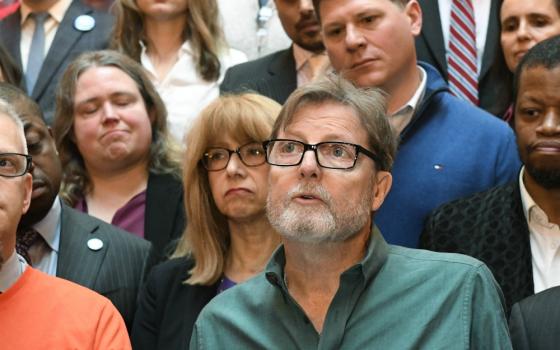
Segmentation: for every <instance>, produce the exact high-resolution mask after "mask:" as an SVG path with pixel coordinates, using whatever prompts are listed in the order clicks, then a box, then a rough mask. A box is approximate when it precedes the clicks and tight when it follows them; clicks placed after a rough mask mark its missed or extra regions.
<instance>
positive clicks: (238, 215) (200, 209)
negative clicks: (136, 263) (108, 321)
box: [131, 93, 280, 350]
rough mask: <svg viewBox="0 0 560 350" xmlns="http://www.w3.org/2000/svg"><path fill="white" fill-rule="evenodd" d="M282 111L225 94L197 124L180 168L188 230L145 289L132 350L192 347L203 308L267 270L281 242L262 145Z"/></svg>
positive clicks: (262, 100)
mask: <svg viewBox="0 0 560 350" xmlns="http://www.w3.org/2000/svg"><path fill="white" fill-rule="evenodd" d="M279 111H280V105H279V104H278V103H276V102H275V101H273V100H271V99H269V98H267V97H263V96H259V95H255V94H249V93H247V94H242V95H231V96H222V97H220V98H218V99H217V100H215V101H214V102H212V103H211V104H210V105H209V106H208V107H207V108H205V109H204V110H203V111H202V113H201V114H200V116H199V117H198V119H197V120H196V121H195V122H194V124H193V127H192V129H191V130H190V131H189V133H188V135H187V138H186V140H187V144H188V145H189V146H188V147H187V150H186V154H185V158H184V169H183V182H184V186H185V207H186V214H187V217H188V218H189V220H188V224H187V228H186V230H185V232H184V233H183V236H182V237H181V239H180V241H179V244H178V246H177V248H176V250H175V253H174V254H173V256H172V259H171V260H169V261H167V262H164V263H162V264H160V265H158V266H156V267H154V268H153V270H152V272H151V274H150V276H149V277H148V280H147V283H146V286H145V288H144V290H143V291H142V292H141V294H140V304H139V308H138V310H137V313H136V318H135V320H134V326H133V329H132V335H131V338H132V343H133V347H134V349H166V350H167V349H179V348H180V349H184V348H185V346H187V347H188V344H189V340H190V336H191V332H192V327H193V326H194V322H195V320H196V318H197V316H198V314H199V312H200V311H201V310H202V308H203V307H204V306H205V305H206V304H207V303H208V302H209V301H210V300H211V299H212V298H213V297H214V296H216V294H218V293H220V292H222V291H224V290H226V289H228V288H230V287H232V286H234V285H235V284H237V283H241V282H243V281H245V280H247V279H249V278H251V277H253V276H254V275H256V274H258V273H259V272H260V271H262V270H263V269H264V267H265V265H266V263H267V261H268V259H269V258H270V256H271V255H272V252H273V251H274V249H276V247H277V246H278V244H279V242H280V240H279V237H278V235H277V234H276V232H275V231H274V229H273V228H272V227H271V226H270V223H269V222H268V219H267V217H266V214H265V206H266V198H267V192H268V188H267V186H268V185H267V183H268V172H269V165H268V164H266V159H265V151H264V149H263V146H262V142H263V141H264V140H265V139H266V138H267V137H268V136H269V134H270V132H271V130H272V125H273V124H274V120H275V119H276V116H277V115H278V113H279Z"/></svg>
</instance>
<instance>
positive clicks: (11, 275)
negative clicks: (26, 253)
mask: <svg viewBox="0 0 560 350" xmlns="http://www.w3.org/2000/svg"><path fill="white" fill-rule="evenodd" d="M26 265H27V264H26V263H25V259H23V258H22V257H21V256H19V255H18V254H16V250H15V249H14V252H13V253H12V256H10V257H9V258H8V259H7V260H6V261H4V265H2V268H1V269H0V292H5V291H7V290H8V289H10V287H11V286H13V285H14V284H15V283H16V282H17V280H18V279H19V278H20V277H21V275H22V274H23V272H24V271H25V267H26Z"/></svg>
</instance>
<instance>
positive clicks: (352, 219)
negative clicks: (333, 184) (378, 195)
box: [266, 184, 372, 243]
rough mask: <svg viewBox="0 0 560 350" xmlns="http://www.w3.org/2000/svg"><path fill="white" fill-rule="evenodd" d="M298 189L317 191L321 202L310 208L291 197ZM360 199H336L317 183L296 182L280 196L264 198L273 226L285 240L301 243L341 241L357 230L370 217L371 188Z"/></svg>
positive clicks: (300, 190)
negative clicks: (354, 200)
mask: <svg viewBox="0 0 560 350" xmlns="http://www.w3.org/2000/svg"><path fill="white" fill-rule="evenodd" d="M301 192H311V193H314V194H317V195H318V196H319V197H320V198H322V199H323V201H324V202H325V203H324V204H323V205H320V206H319V207H317V206H314V207H313V208H310V207H304V206H300V205H299V204H298V203H295V202H292V201H291V198H292V197H293V196H294V195H295V194H297V193H301ZM367 193H368V195H367V196H364V197H363V198H362V201H361V203H359V204H358V205H355V204H354V203H349V202H346V201H344V202H342V203H336V202H335V201H334V200H333V198H332V197H331V196H330V193H328V191H327V190H325V188H324V187H323V186H321V185H311V184H303V185H302V184H300V185H298V186H297V187H295V188H293V189H292V190H290V191H289V192H288V194H287V195H285V196H283V197H282V198H278V199H277V198H272V196H271V193H270V192H269V196H268V198H267V205H266V208H267V216H268V220H269V221H270V224H271V225H272V227H274V229H275V230H276V231H277V232H278V233H279V234H280V235H282V236H283V237H284V238H287V239H289V240H293V241H298V242H302V243H328V242H343V241H345V240H347V239H349V238H350V237H352V236H354V235H355V234H357V233H358V232H359V231H360V230H361V229H362V228H363V227H364V226H365V225H366V224H367V223H368V220H369V218H370V217H371V209H370V208H371V207H370V206H371V199H372V198H371V196H372V191H371V189H370V190H368V192H367Z"/></svg>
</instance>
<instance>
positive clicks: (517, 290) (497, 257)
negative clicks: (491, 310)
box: [420, 180, 534, 314]
mask: <svg viewBox="0 0 560 350" xmlns="http://www.w3.org/2000/svg"><path fill="white" fill-rule="evenodd" d="M420 247H421V248H424V249H430V250H435V251H439V252H453V253H461V254H466V255H470V256H472V257H475V258H477V259H479V260H482V261H483V262H484V263H486V265H488V267H489V268H490V270H491V271H492V273H493V274H494V277H495V278H496V280H497V281H498V283H499V285H500V287H501V288H502V291H503V293H504V297H505V301H506V314H509V310H510V308H511V306H512V305H513V304H514V303H516V302H518V301H519V300H521V299H523V298H525V297H527V296H529V295H532V294H534V286H533V267H532V260H531V245H530V242H529V227H528V226H527V221H526V219H525V214H524V213H523V204H522V202H521V193H520V191H519V182H518V181H517V180H516V181H514V182H512V183H510V184H507V185H504V186H498V187H494V188H492V189H490V190H488V191H485V192H481V193H477V194H475V195H472V196H470V197H467V198H464V199H459V200H456V201H453V202H450V203H447V204H444V205H443V206H441V207H439V208H438V209H436V210H435V211H434V212H433V213H432V214H431V216H430V217H429V218H428V221H427V223H426V226H425V228H424V232H423V233H422V235H421V237H420Z"/></svg>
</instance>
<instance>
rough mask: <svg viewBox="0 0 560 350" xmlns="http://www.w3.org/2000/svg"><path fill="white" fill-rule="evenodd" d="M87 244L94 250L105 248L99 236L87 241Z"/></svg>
mask: <svg viewBox="0 0 560 350" xmlns="http://www.w3.org/2000/svg"><path fill="white" fill-rule="evenodd" d="M87 246H88V248H89V249H91V250H93V251H98V250H99V249H101V248H103V241H102V240H100V239H99V238H92V239H90V240H89V241H87Z"/></svg>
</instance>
